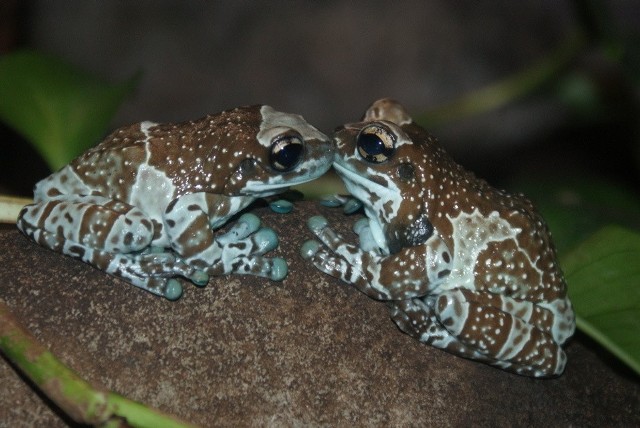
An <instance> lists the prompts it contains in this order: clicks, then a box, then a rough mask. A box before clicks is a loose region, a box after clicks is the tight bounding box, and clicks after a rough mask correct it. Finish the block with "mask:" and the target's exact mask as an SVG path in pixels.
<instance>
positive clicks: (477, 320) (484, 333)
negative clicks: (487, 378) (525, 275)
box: [434, 289, 567, 377]
mask: <svg viewBox="0 0 640 428" xmlns="http://www.w3.org/2000/svg"><path fill="white" fill-rule="evenodd" d="M434 309H435V313H436V316H437V318H438V320H439V322H440V324H441V325H442V326H444V327H445V328H446V329H447V331H448V332H449V333H450V334H451V335H452V336H453V337H455V338H456V339H457V340H458V341H460V343H462V344H463V345H465V346H466V347H468V348H469V349H472V350H474V351H475V352H477V353H479V354H481V355H484V356H486V357H488V358H490V359H493V360H494V361H493V362H492V363H491V364H493V365H495V366H498V367H500V368H503V369H505V370H509V371H512V372H515V373H518V374H522V375H526V376H534V377H549V376H557V375H560V374H561V373H562V372H563V371H564V367H565V365H566V362H567V357H566V354H565V353H564V351H563V350H562V347H561V346H560V345H559V344H558V343H557V342H556V341H555V340H554V339H553V337H552V336H551V334H550V332H549V331H545V330H543V328H544V327H545V324H549V323H550V322H551V318H552V316H551V314H550V313H549V311H547V310H546V309H544V308H540V307H538V306H536V305H534V304H533V303H532V302H528V301H520V300H515V299H513V298H510V297H507V296H502V295H497V294H491V293H483V292H475V291H471V290H466V289H453V290H449V291H446V292H444V293H442V294H440V295H439V296H438V298H437V300H436V302H435V305H434ZM515 314H517V316H516V315H515ZM541 327H543V328H541ZM463 356H466V357H470V358H473V355H463Z"/></svg>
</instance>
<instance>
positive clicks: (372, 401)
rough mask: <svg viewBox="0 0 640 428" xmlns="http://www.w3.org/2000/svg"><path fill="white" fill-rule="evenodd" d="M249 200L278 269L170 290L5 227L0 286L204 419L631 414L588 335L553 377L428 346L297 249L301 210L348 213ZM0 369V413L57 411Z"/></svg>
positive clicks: (1, 294)
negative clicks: (123, 277) (172, 295)
mask: <svg viewBox="0 0 640 428" xmlns="http://www.w3.org/2000/svg"><path fill="white" fill-rule="evenodd" d="M254 212H256V213H257V214H258V215H259V216H260V217H261V218H262V219H263V222H264V223H265V224H268V225H269V226H271V227H273V228H274V229H275V230H276V231H277V232H278V233H279V235H280V237H281V243H280V247H279V248H278V249H277V250H275V251H273V253H272V254H273V255H279V256H282V257H285V258H286V259H287V260H288V261H289V268H290V269H289V270H290V273H289V275H288V277H287V278H286V279H285V280H284V281H283V282H278V283H275V282H270V281H268V280H264V279H259V278H253V277H240V276H233V277H219V278H212V280H211V281H210V283H209V285H208V286H207V287H205V288H197V287H195V286H190V285H187V286H185V292H184V295H183V297H182V298H181V299H180V300H179V301H177V302H170V301H167V300H165V299H162V298H158V297H155V296H153V295H151V294H149V293H146V292H143V291H141V290H139V289H137V288H135V287H133V286H131V285H128V284H126V283H124V282H122V281H120V280H118V279H115V278H113V277H110V276H108V275H105V274H103V273H102V272H100V271H97V270H96V269H93V268H92V267H90V266H88V265H85V264H83V263H81V262H78V261H76V260H72V259H71V258H68V257H64V256H61V255H59V254H56V253H53V252H51V251H48V250H46V249H44V248H41V247H39V246H37V245H36V244H34V243H32V242H30V241H28V240H27V239H26V238H24V237H23V236H22V235H21V234H20V233H19V232H18V231H17V230H15V228H13V227H3V228H2V229H0V284H1V285H0V299H2V300H3V301H4V302H5V303H6V304H7V305H8V306H9V307H10V308H11V310H12V311H13V313H14V314H15V315H16V316H17V317H18V318H19V319H20V320H21V321H22V322H23V324H24V325H25V326H26V327H27V328H28V329H29V330H30V331H31V332H32V333H33V334H34V335H35V336H36V337H37V338H38V339H39V340H40V341H41V342H42V343H43V344H44V345H45V346H46V347H48V348H49V349H50V350H51V351H52V352H54V353H55V354H56V355H57V356H58V357H59V358H60V359H61V360H62V361H63V362H64V363H66V364H67V365H68V366H69V367H71V368H73V369H74V370H75V371H76V372H77V373H79V374H80V375H81V376H82V377H84V378H85V379H86V380H88V381H89V382H91V383H93V384H95V385H99V386H103V387H105V388H108V389H111V390H113V391H116V392H118V393H120V394H123V395H125V396H127V397H129V398H131V399H134V400H138V401H141V402H143V403H146V404H148V405H151V406H154V407H157V408H159V409H162V410H163V411H166V412H168V413H171V414H174V415H176V416H178V417H181V418H183V419H186V420H188V421H191V422H193V423H196V424H201V425H204V426H212V425H216V426H219V425H222V426H224V425H276V426H280V425H288V426H291V425H402V426H407V425H417V426H425V425H456V426H460V425H472V424H473V425H474V426H496V425H509V426H534V425H535V426H544V425H546V426H549V425H553V426H558V425H560V426H568V425H573V426H601V425H608V426H612V425H617V426H620V425H624V426H632V425H635V426H639V425H640V413H639V412H638V409H639V408H640V382H639V379H638V377H637V376H634V375H633V374H631V373H630V372H629V371H627V370H625V369H624V368H623V367H622V366H621V365H619V364H618V363H617V362H616V361H615V360H613V359H611V358H609V357H608V356H607V355H606V353H605V352H603V351H602V350H601V349H600V348H599V347H598V346H597V345H595V344H593V343H591V342H590V341H589V340H588V339H587V338H585V337H582V336H578V337H577V338H575V339H574V340H573V341H572V342H571V343H570V345H569V346H568V348H567V353H568V356H569V364H568V367H567V369H566V372H565V374H564V375H563V376H561V377H560V378H558V379H552V380H535V379H530V378H526V377H520V376H517V375H513V374H510V373H506V372H503V371H500V370H498V369H495V368H492V367H489V366H486V365H484V364H480V363H476V362H473V361H468V360H465V359H462V358H458V357H455V356H452V355H450V354H447V353H445V352H443V351H440V350H438V349H434V348H431V347H428V346H426V345H423V344H421V343H419V342H417V341H416V340H414V339H412V338H411V337H409V336H407V335H405V334H402V333H401V332H400V331H399V330H398V329H397V328H396V327H395V325H394V323H393V322H392V321H391V320H390V318H389V316H388V313H387V309H386V307H385V306H384V304H382V303H380V302H376V301H374V300H371V299H369V298H367V297H366V296H364V295H363V294H361V293H359V292H358V291H356V290H355V289H353V288H351V287H349V286H347V285H345V284H343V283H341V282H339V281H337V280H334V279H333V278H330V277H328V276H326V275H324V274H321V273H320V272H318V271H316V270H315V269H314V268H312V267H311V266H310V265H309V264H308V263H307V262H305V261H304V260H303V259H302V258H301V257H300V256H299V255H298V249H299V248H300V246H301V244H302V243H303V242H304V241H305V240H306V239H309V238H310V237H311V235H310V233H309V232H308V231H307V230H306V225H305V221H306V219H307V218H308V217H309V216H311V215H316V214H322V215H325V216H326V217H327V218H328V219H329V221H330V223H331V224H332V225H333V226H336V225H339V226H340V227H339V229H341V230H342V231H343V233H345V234H349V233H350V232H349V228H350V225H351V224H352V223H353V221H354V218H353V217H345V216H344V215H343V214H342V213H341V211H340V210H339V209H327V208H322V207H320V206H319V205H318V204H316V203H310V202H302V203H298V204H297V205H296V206H295V208H294V210H293V212H292V213H290V214H276V213H272V212H270V211H269V210H268V209H266V208H258V209H256V210H254ZM0 382H1V384H2V385H3V387H2V388H1V389H0V421H1V422H0V426H17V425H29V426H31V425H34V426H64V425H65V424H66V423H68V420H66V419H64V417H61V416H60V415H59V414H58V413H57V411H56V410H55V408H53V407H52V406H51V404H50V403H48V402H47V401H46V400H44V399H43V398H42V396H40V395H39V394H38V393H36V392H34V390H33V389H32V387H31V386H30V385H29V384H28V383H27V382H25V380H24V379H23V378H22V377H21V376H20V375H19V374H18V373H17V372H16V371H15V370H14V368H13V367H12V366H10V365H9V364H7V362H6V360H3V361H0Z"/></svg>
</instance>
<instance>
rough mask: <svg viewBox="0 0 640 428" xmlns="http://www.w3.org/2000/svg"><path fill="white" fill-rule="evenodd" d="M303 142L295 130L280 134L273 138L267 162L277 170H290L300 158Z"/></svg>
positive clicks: (302, 151)
mask: <svg viewBox="0 0 640 428" xmlns="http://www.w3.org/2000/svg"><path fill="white" fill-rule="evenodd" d="M303 153H304V144H303V142H302V136H301V135H300V134H298V133H297V132H289V133H285V134H281V135H279V136H277V137H276V138H274V139H273V142H272V143H271V153H269V162H270V163H271V167H272V168H273V169H275V170H276V171H279V172H287V171H291V170H292V169H293V168H295V167H296V166H297V165H298V164H299V163H300V160H301V159H302V155H303Z"/></svg>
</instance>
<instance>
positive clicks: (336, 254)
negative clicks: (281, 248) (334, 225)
mask: <svg viewBox="0 0 640 428" xmlns="http://www.w3.org/2000/svg"><path fill="white" fill-rule="evenodd" d="M307 225H308V226H309V229H310V230H311V231H312V232H313V233H314V234H315V235H316V236H317V237H318V239H319V240H320V241H321V242H318V241H315V240H309V241H306V242H305V243H304V244H302V247H301V249H300V255H301V256H302V258H304V259H306V260H310V261H311V262H312V263H313V264H314V265H315V267H316V268H318V269H320V270H321V271H322V272H324V273H327V274H329V275H331V276H333V277H336V278H339V279H341V280H343V281H345V282H349V283H351V282H353V281H354V280H355V278H354V277H357V276H360V275H361V272H360V271H359V269H358V265H359V263H357V262H356V260H358V259H361V258H362V257H364V254H362V251H361V250H360V249H359V248H358V247H356V246H355V245H351V244H348V243H347V242H345V241H344V239H343V238H342V236H340V235H339V234H338V233H336V232H334V231H333V229H331V228H330V227H329V225H328V222H327V219H325V218H324V217H322V216H314V217H311V218H309V220H307Z"/></svg>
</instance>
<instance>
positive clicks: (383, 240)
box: [333, 160, 402, 254]
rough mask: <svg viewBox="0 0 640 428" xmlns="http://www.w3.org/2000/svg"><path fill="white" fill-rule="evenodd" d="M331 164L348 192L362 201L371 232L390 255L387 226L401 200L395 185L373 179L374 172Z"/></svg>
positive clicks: (340, 163)
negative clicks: (360, 171) (363, 172)
mask: <svg viewBox="0 0 640 428" xmlns="http://www.w3.org/2000/svg"><path fill="white" fill-rule="evenodd" d="M333 167H334V169H335V170H336V172H337V173H338V175H339V176H340V177H341V178H342V181H343V182H344V185H345V187H346V188H347V190H348V191H349V193H351V195H352V196H353V197H354V198H356V199H358V200H359V201H360V202H362V204H363V206H364V212H365V214H366V216H367V217H368V218H369V226H370V228H371V234H372V235H373V239H374V240H375V242H376V245H377V246H378V247H379V248H380V250H381V252H382V253H383V254H389V250H390V248H389V240H388V239H387V237H386V233H385V230H386V226H387V225H389V224H391V223H392V222H393V220H394V218H395V217H396V216H397V213H398V209H399V208H400V204H401V201H402V197H401V196H400V191H399V189H398V188H397V187H396V185H395V184H393V183H392V182H389V181H388V180H384V177H380V178H381V180H380V181H384V182H386V183H387V185H386V186H385V185H382V184H381V183H380V182H378V180H375V178H377V177H375V175H374V174H376V173H375V172H372V173H371V172H370V175H372V177H371V178H369V177H368V176H364V175H362V174H361V173H359V172H356V171H354V170H353V169H352V168H351V167H350V165H349V164H347V163H344V162H340V160H336V161H335V162H334V163H333Z"/></svg>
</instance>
